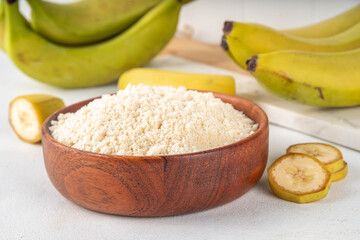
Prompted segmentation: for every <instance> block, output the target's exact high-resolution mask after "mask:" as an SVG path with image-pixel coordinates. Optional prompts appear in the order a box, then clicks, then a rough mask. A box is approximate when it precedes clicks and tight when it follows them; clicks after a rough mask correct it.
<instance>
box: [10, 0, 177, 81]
mask: <svg viewBox="0 0 360 240" xmlns="http://www.w3.org/2000/svg"><path fill="white" fill-rule="evenodd" d="M180 8H181V3H180V2H179V1H178V0H165V1H162V2H161V3H159V4H158V5H157V6H156V7H154V8H153V9H151V10H150V11H149V12H147V13H146V14H145V15H144V16H143V17H142V18H141V19H140V20H138V21H137V22H136V23H135V24H133V25H132V27H131V28H129V29H127V30H126V31H125V32H123V33H122V34H119V35H117V36H115V37H113V38H111V39H109V40H106V41H104V42H101V43H98V44H93V45H88V46H82V47H67V46H62V45H57V44H54V43H52V42H50V41H48V40H47V39H45V38H43V37H41V36H40V35H38V34H37V33H35V32H34V31H32V30H31V28H30V27H28V25H27V23H26V21H25V20H24V19H23V18H22V16H21V14H20V12H19V9H18V0H12V3H11V4H9V3H6V4H5V23H6V24H5V51H6V52H7V54H8V55H9V57H10V58H11V59H12V61H13V62H14V64H15V65H16V66H17V67H18V68H19V69H20V70H22V71H23V72H24V73H26V74H27V75H29V76H30V77H32V78H34V79H36V80H38V81H41V82H43V83H47V84H50V85H54V86H59V87H64V88H78V87H91V86H97V85H103V84H107V83H110V82H113V81H116V80H117V79H118V78H119V76H120V75H121V73H122V72H124V71H126V70H128V69H130V68H133V67H137V66H141V65H144V64H146V63H147V62H148V61H150V60H151V59H152V58H153V57H154V56H155V55H156V54H157V53H158V52H159V51H160V50H161V49H162V48H163V47H164V46H165V45H166V44H167V43H168V42H169V40H170V39H171V37H172V36H173V34H174V32H175V30H176V26H177V22H178V16H179V12H180Z"/></svg>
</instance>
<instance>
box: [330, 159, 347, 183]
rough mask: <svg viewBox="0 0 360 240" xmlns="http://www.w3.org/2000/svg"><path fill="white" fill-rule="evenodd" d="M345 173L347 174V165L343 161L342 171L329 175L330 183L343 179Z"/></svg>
mask: <svg viewBox="0 0 360 240" xmlns="http://www.w3.org/2000/svg"><path fill="white" fill-rule="evenodd" d="M347 172H348V165H347V162H345V161H344V167H343V168H342V169H340V170H339V171H337V172H334V173H332V174H331V181H332V182H336V181H339V180H341V179H344V178H345V177H346V175H347Z"/></svg>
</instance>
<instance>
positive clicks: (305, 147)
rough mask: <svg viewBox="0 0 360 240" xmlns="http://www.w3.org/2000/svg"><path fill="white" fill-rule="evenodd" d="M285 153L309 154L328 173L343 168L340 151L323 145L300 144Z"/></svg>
mask: <svg viewBox="0 0 360 240" xmlns="http://www.w3.org/2000/svg"><path fill="white" fill-rule="evenodd" d="M286 152H287V153H305V154H309V155H311V156H313V157H315V158H317V159H319V160H320V161H321V162H322V163H324V164H325V166H326V168H327V169H328V170H329V171H330V172H336V171H339V170H340V169H342V168H343V167H344V161H343V156H342V153H341V151H340V150H339V149H338V148H336V147H334V146H332V145H329V144H325V143H300V144H295V145H292V146H290V147H288V149H287V150H286Z"/></svg>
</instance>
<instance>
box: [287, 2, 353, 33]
mask: <svg viewBox="0 0 360 240" xmlns="http://www.w3.org/2000/svg"><path fill="white" fill-rule="evenodd" d="M359 22H360V4H359V5H357V6H355V7H353V8H351V9H349V10H347V11H346V12H343V13H341V14H339V15H337V16H335V17H332V18H330V19H326V20H324V21H322V22H319V23H316V24H313V25H309V26H305V27H300V28H294V29H286V30H282V31H281V32H284V33H287V34H291V35H294V36H299V37H306V38H323V37H330V36H332V35H336V34H339V33H341V32H343V31H345V30H346V29H348V28H350V27H352V26H354V25H355V24H357V23H359Z"/></svg>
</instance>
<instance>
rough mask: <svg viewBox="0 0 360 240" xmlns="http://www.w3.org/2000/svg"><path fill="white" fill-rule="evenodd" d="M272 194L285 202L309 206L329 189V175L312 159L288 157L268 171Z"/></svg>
mask: <svg viewBox="0 0 360 240" xmlns="http://www.w3.org/2000/svg"><path fill="white" fill-rule="evenodd" d="M267 172H268V178H269V183H270V187H271V190H272V191H273V192H274V194H275V195H276V196H278V197H280V198H282V199H284V200H287V201H291V202H296V203H308V202H313V201H316V200H319V199H321V198H323V197H325V196H326V195H327V193H328V191H329V189H330V185H331V174H330V172H329V171H328V170H327V169H326V167H325V166H324V164H323V163H322V162H320V161H319V160H318V159H316V158H315V157H313V156H310V155H307V154H302V153H288V154H286V155H284V156H282V157H280V158H278V159H277V160H276V161H275V162H274V163H273V164H271V166H270V167H269V168H268V170H267Z"/></svg>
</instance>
